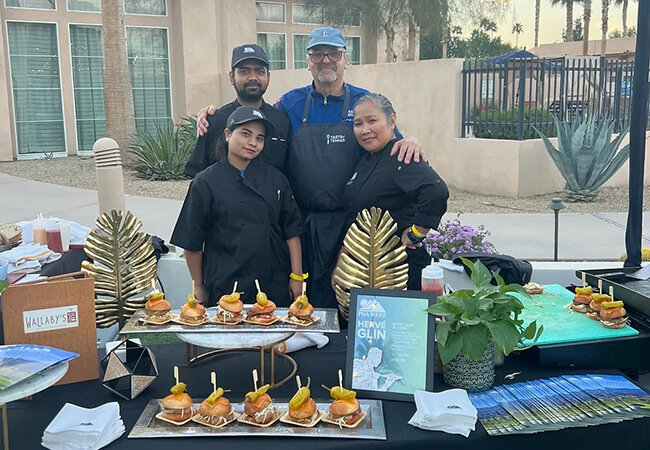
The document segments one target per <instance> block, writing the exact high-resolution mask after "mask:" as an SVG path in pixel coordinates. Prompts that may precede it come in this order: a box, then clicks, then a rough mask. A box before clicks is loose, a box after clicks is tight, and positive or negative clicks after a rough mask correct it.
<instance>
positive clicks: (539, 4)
mask: <svg viewBox="0 0 650 450" xmlns="http://www.w3.org/2000/svg"><path fill="white" fill-rule="evenodd" d="M541 7H542V0H535V45H534V46H535V47H537V46H538V45H539V12H540V9H541Z"/></svg>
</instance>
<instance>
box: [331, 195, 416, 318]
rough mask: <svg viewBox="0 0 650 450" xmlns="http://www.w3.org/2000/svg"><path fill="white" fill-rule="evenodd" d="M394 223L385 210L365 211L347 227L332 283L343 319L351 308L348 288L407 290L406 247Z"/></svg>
mask: <svg viewBox="0 0 650 450" xmlns="http://www.w3.org/2000/svg"><path fill="white" fill-rule="evenodd" d="M396 231H397V224H396V223H395V221H394V220H393V218H392V217H391V215H390V213H389V212H388V211H384V212H383V213H382V210H381V209H379V208H375V207H373V208H370V211H368V210H367V209H364V210H363V211H361V212H360V213H359V214H357V220H356V222H355V223H353V224H352V225H351V226H350V229H348V231H347V233H346V234H345V238H344V239H343V246H344V247H345V252H342V253H341V256H340V257H339V260H338V263H337V264H336V269H335V270H334V281H335V282H336V286H335V288H334V291H335V293H336V300H337V301H338V303H339V310H340V311H341V314H342V315H343V317H345V318H346V319H347V318H348V316H349V309H350V289H351V288H362V287H369V288H374V289H397V290H400V289H406V283H407V282H408V269H409V266H408V264H407V263H406V262H405V261H406V246H405V245H403V244H402V243H401V241H400V239H399V238H398V237H397V236H395V232H396Z"/></svg>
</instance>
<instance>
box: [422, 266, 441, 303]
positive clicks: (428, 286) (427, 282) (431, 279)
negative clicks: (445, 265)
mask: <svg viewBox="0 0 650 450" xmlns="http://www.w3.org/2000/svg"><path fill="white" fill-rule="evenodd" d="M444 277H445V273H444V272H443V270H442V269H441V268H440V267H439V266H438V264H436V263H435V261H434V260H433V259H432V260H431V264H430V265H428V266H426V267H425V268H424V269H422V290H423V291H426V292H435V293H436V295H437V296H441V295H443V294H444V289H445V287H444V286H445V282H444Z"/></svg>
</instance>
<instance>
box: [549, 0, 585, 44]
mask: <svg viewBox="0 0 650 450" xmlns="http://www.w3.org/2000/svg"><path fill="white" fill-rule="evenodd" d="M577 1H579V0H551V4H552V5H553V6H555V5H560V4H561V5H566V30H565V37H564V39H565V40H566V41H567V42H569V41H573V3H575V2H577Z"/></svg>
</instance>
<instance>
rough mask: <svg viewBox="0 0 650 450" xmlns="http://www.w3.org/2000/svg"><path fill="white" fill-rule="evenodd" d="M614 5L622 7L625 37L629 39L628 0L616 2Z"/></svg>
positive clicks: (617, 0) (615, 0)
mask: <svg viewBox="0 0 650 450" xmlns="http://www.w3.org/2000/svg"><path fill="white" fill-rule="evenodd" d="M614 3H615V4H617V5H621V20H622V21H623V37H627V6H628V3H629V1H628V0H614Z"/></svg>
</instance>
